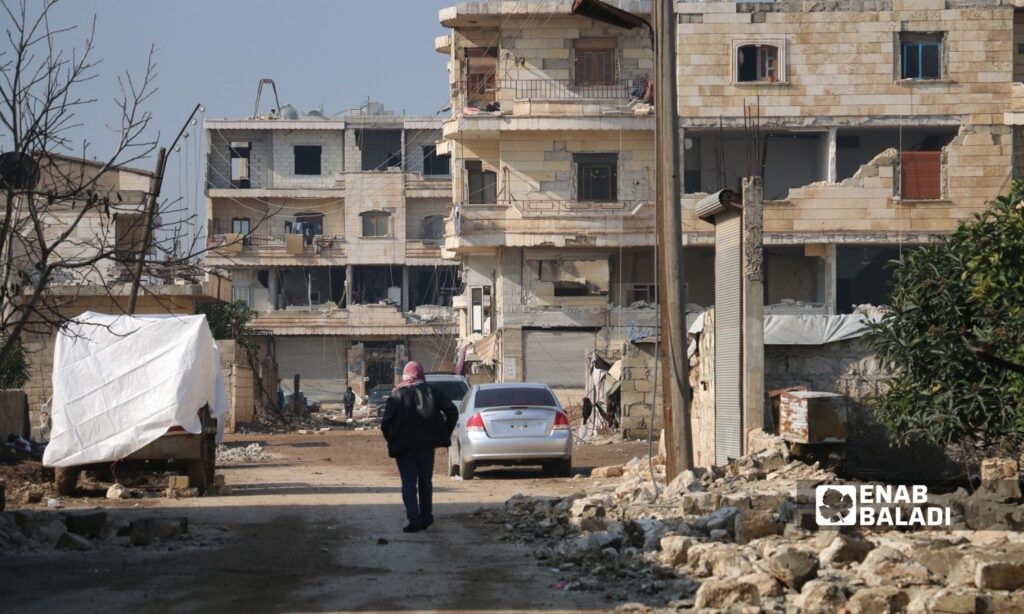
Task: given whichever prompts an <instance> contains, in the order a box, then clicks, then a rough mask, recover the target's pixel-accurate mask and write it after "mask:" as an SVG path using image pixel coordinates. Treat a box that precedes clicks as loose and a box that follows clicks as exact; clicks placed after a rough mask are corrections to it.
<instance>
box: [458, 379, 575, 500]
mask: <svg viewBox="0 0 1024 614" xmlns="http://www.w3.org/2000/svg"><path fill="white" fill-rule="evenodd" d="M481 465H541V466H542V467H543V468H544V472H545V474H547V475H552V476H565V477H568V476H569V475H571V474H572V427H571V426H570V425H569V416H568V415H567V414H566V413H565V411H564V410H563V409H562V406H561V405H559V403H558V399H556V398H555V395H554V393H553V392H551V389H550V388H548V387H547V386H546V385H545V384H478V385H476V386H473V388H472V389H470V391H469V393H468V394H467V395H466V398H464V399H463V400H462V404H461V405H460V406H459V423H458V425H457V426H456V427H455V431H454V432H453V433H452V446H451V448H449V449H448V474H449V475H459V476H461V477H462V479H464V480H471V479H473V474H474V472H475V471H476V468H477V467H479V466H481Z"/></svg>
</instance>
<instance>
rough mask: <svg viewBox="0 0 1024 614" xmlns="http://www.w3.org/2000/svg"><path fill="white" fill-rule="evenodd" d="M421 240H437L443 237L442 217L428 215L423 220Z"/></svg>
mask: <svg viewBox="0 0 1024 614" xmlns="http://www.w3.org/2000/svg"><path fill="white" fill-rule="evenodd" d="M422 234H423V238H424V239H425V240H428V241H429V240H437V239H440V238H442V237H444V217H442V216H440V215H428V216H426V217H424V218H423V233H422Z"/></svg>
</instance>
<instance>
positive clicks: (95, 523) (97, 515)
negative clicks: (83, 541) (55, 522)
mask: <svg viewBox="0 0 1024 614" xmlns="http://www.w3.org/2000/svg"><path fill="white" fill-rule="evenodd" d="M65 522H66V523H67V525H68V531H70V532H72V533H74V534H76V535H82V536H84V537H90V538H97V537H99V536H100V535H101V534H102V533H103V527H104V526H105V525H106V524H107V513H106V512H104V511H103V510H87V511H84V512H71V513H69V514H68V515H67V517H66V519H65Z"/></svg>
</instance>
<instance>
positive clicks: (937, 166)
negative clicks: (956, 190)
mask: <svg viewBox="0 0 1024 614" xmlns="http://www.w3.org/2000/svg"><path fill="white" fill-rule="evenodd" d="M900 198H902V199H904V200H939V199H941V198H942V152H941V151H904V152H903V153H901V154H900Z"/></svg>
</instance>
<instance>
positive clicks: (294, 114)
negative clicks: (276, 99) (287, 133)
mask: <svg viewBox="0 0 1024 614" xmlns="http://www.w3.org/2000/svg"><path fill="white" fill-rule="evenodd" d="M281 119H299V110H298V109H296V108H295V107H293V106H292V105H290V104H286V105H284V106H282V107H281Z"/></svg>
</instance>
